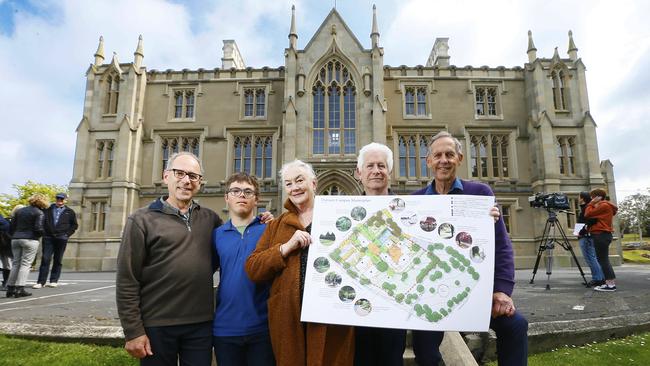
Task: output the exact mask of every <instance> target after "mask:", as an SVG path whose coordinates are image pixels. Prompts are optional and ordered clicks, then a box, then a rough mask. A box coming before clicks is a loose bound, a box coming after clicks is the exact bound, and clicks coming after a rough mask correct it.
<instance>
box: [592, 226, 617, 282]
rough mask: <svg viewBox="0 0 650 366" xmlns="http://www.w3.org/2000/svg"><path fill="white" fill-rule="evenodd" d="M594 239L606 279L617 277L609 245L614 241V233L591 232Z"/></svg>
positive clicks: (597, 256) (597, 255)
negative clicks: (610, 260)
mask: <svg viewBox="0 0 650 366" xmlns="http://www.w3.org/2000/svg"><path fill="white" fill-rule="evenodd" d="M591 238H592V239H593V240H594V248H595V249H596V258H597V259H598V263H599V264H600V268H602V269H603V274H604V275H605V279H606V280H613V279H615V278H616V274H615V273H614V268H612V264H611V263H610V262H609V245H610V244H611V243H612V233H607V232H605V233H600V234H591Z"/></svg>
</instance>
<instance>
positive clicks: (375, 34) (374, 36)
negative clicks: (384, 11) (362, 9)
mask: <svg viewBox="0 0 650 366" xmlns="http://www.w3.org/2000/svg"><path fill="white" fill-rule="evenodd" d="M370 39H371V40H372V47H373V48H375V47H377V46H379V27H377V6H376V5H374V4H373V5H372V31H371V32H370Z"/></svg>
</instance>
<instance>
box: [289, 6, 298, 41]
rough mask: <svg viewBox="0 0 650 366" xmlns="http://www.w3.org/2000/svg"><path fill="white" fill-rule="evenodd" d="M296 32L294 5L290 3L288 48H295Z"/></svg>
mask: <svg viewBox="0 0 650 366" xmlns="http://www.w3.org/2000/svg"><path fill="white" fill-rule="evenodd" d="M297 41H298V32H297V31H296V6H295V5H291V29H289V48H293V49H295V48H296V43H297Z"/></svg>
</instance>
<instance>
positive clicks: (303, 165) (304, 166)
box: [280, 159, 316, 181]
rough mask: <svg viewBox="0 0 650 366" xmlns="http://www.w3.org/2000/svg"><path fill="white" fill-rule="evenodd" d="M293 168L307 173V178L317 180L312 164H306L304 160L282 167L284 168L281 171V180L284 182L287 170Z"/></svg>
mask: <svg viewBox="0 0 650 366" xmlns="http://www.w3.org/2000/svg"><path fill="white" fill-rule="evenodd" d="M291 168H299V169H302V170H304V171H305V172H306V173H307V178H309V179H311V180H316V173H315V172H314V168H312V166H311V164H308V163H305V162H304V161H302V160H298V159H296V160H294V161H292V162H290V163H286V164H284V165H282V168H281V169H280V179H281V180H283V181H284V176H285V174H287V170H289V169H291Z"/></svg>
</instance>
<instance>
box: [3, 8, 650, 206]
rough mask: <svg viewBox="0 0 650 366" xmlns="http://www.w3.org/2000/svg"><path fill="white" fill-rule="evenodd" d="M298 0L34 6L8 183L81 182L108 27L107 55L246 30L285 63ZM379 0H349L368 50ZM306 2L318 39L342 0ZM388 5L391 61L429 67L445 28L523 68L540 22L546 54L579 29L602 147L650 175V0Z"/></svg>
mask: <svg viewBox="0 0 650 366" xmlns="http://www.w3.org/2000/svg"><path fill="white" fill-rule="evenodd" d="M1 1H3V0H0V2H1ZM292 3H294V2H292V1H290V0H282V1H264V0H242V1H238V2H230V1H217V2H213V1H208V0H195V2H192V3H185V2H170V1H164V0H140V1H129V0H112V1H109V0H106V1H100V0H97V1H83V0H64V1H62V2H59V1H55V0H49V1H42V2H38V4H37V5H38V8H39V11H41V12H43V11H46V14H47V15H48V16H46V17H42V16H34V15H30V14H29V13H25V12H24V11H23V12H20V13H19V14H18V16H17V17H16V18H15V32H14V33H13V34H12V35H11V36H7V35H1V34H0V80H2V87H0V109H1V110H2V111H3V118H2V122H1V123H2V127H3V142H2V147H0V152H2V154H0V164H2V165H1V166H3V167H5V168H10V169H9V170H8V171H11V172H12V174H10V175H8V174H3V175H2V176H0V192H8V191H9V190H10V187H11V184H12V183H24V181H25V180H27V179H35V180H39V181H42V182H45V183H57V184H65V183H67V182H69V180H70V177H71V174H72V161H73V157H74V145H75V140H76V134H75V132H74V130H75V128H76V126H77V124H78V122H79V120H80V119H81V114H82V110H83V97H84V90H85V78H84V72H85V71H86V69H87V68H88V66H89V64H90V63H91V62H92V61H93V54H94V52H95V49H96V47H97V40H98V38H99V36H100V35H103V36H104V38H105V51H106V58H107V60H106V62H108V61H110V57H111V55H112V52H117V54H118V59H119V60H120V61H121V62H130V61H131V60H132V59H133V52H134V50H135V47H136V44H137V38H138V35H139V34H142V35H143V37H144V53H145V58H144V64H145V65H146V66H147V67H148V68H149V69H154V68H155V69H158V70H164V69H168V68H171V69H177V70H179V69H183V68H190V69H196V68H199V67H203V68H214V67H220V66H221V56H222V54H221V47H222V40H223V39H235V40H236V41H237V43H238V45H239V48H240V50H241V52H242V54H243V56H244V59H245V61H246V63H247V65H249V66H253V67H261V66H265V65H268V66H272V67H277V66H281V65H283V63H284V57H283V49H284V48H285V47H286V46H287V45H288V40H287V34H288V31H289V20H290V16H291V12H290V9H291V4H292ZM372 3H373V1H371V0H367V1H355V2H349V1H339V4H338V10H339V12H340V13H341V15H342V16H343V18H344V19H345V20H346V22H348V24H349V26H350V28H351V29H352V30H353V31H355V32H356V36H357V37H358V38H359V40H360V41H361V42H362V43H363V44H364V45H365V46H367V47H368V46H369V43H370V42H369V37H368V35H369V33H370V21H371V19H372V18H371V17H372V10H371V9H372ZM295 4H296V16H297V26H298V34H299V46H304V45H305V44H306V43H307V42H308V40H309V39H310V38H311V36H312V33H313V32H314V31H315V30H316V27H318V26H319V25H320V24H321V22H322V21H323V19H324V17H325V16H326V15H327V12H328V11H329V9H330V6H331V5H332V4H331V3H329V2H310V1H299V2H295ZM377 10H378V16H379V27H380V32H381V35H382V38H381V41H380V42H381V44H382V45H383V46H384V47H385V50H386V54H385V62H386V63H387V64H390V65H393V66H397V65H400V64H406V65H409V66H415V65H418V64H425V63H426V60H427V57H428V55H429V52H430V51H431V47H432V46H433V42H434V39H435V37H450V46H451V49H450V54H451V62H452V64H456V65H458V66H465V65H468V64H471V65H473V66H481V65H489V66H499V65H503V66H506V67H512V66H515V65H520V66H521V65H523V63H524V62H526V59H527V58H526V46H527V38H526V32H527V31H528V29H531V30H532V31H533V35H534V39H535V43H536V46H537V48H538V55H539V56H540V57H550V56H551V55H552V54H553V48H554V47H555V46H557V47H558V50H559V51H560V53H561V56H565V55H566V48H567V44H568V37H567V31H568V30H569V29H572V30H573V32H574V38H575V41H576V44H577V46H578V48H579V56H580V57H581V58H582V59H583V61H584V63H585V65H586V66H587V70H588V71H587V81H588V89H589V96H590V104H591V109H592V115H593V116H594V118H595V120H596V122H597V123H598V125H599V129H598V136H599V142H600V145H599V146H600V158H601V159H610V160H612V162H613V163H614V165H615V174H616V178H617V184H618V186H619V188H620V189H626V190H631V189H636V188H639V187H641V188H643V187H647V186H650V176H649V175H650V174H644V173H643V171H642V170H641V169H639V166H640V162H639V161H640V158H639V157H644V156H648V155H649V154H648V153H650V151H649V148H648V144H647V141H648V140H650V129H648V128H647V117H646V116H647V112H648V107H647V106H648V105H650V100H649V95H650V94H649V93H648V92H647V91H646V90H647V83H645V82H644V81H650V77H649V76H648V75H649V71H648V70H647V61H646V60H647V57H648V56H649V55H650V28H649V27H647V20H646V15H647V14H650V3H647V2H645V1H643V0H637V1H631V0H630V1H626V0H624V1H619V2H611V1H602V0H601V1H589V0H579V1H573V2H567V1H560V0H550V1H541V0H531V1H526V2H522V1H515V0H495V1H489V2H487V1H469V0H462V1H456V2H430V1H427V0H413V1H404V2H402V1H397V0H385V1H377ZM630 142H633V143H630ZM622 146H625V149H622V148H621V147H622ZM623 187H625V188H623ZM619 196H620V195H619Z"/></svg>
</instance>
